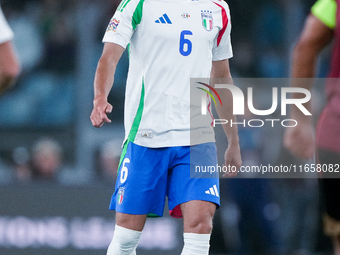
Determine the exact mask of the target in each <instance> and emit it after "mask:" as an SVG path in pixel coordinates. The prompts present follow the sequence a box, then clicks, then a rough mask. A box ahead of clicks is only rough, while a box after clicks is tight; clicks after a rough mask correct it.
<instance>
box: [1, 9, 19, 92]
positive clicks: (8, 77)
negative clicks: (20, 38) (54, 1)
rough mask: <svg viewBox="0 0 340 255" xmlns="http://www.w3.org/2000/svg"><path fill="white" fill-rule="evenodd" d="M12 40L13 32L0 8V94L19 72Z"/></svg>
mask: <svg viewBox="0 0 340 255" xmlns="http://www.w3.org/2000/svg"><path fill="white" fill-rule="evenodd" d="M12 39H13V32H12V30H11V28H10V27H9V25H8V23H7V21H6V19H5V16H4V14H3V12H2V9H1V7H0V94H1V93H2V92H3V91H4V90H5V89H7V88H8V87H10V85H11V84H13V82H14V80H15V78H16V77H17V76H18V75H19V72H20V66H19V62H18V60H17V57H16V54H15V52H14V48H13V45H12V42H11V40H12Z"/></svg>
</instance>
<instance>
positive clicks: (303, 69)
mask: <svg viewBox="0 0 340 255" xmlns="http://www.w3.org/2000/svg"><path fill="white" fill-rule="evenodd" d="M332 38H333V30H332V29H331V28H330V27H328V26H327V25H326V24H325V23H324V22H322V21H321V20H320V19H319V18H317V17H315V16H314V15H313V14H310V15H309V16H308V18H307V20H306V23H305V27H304V29H303V31H302V34H301V36H300V39H299V41H298V42H297V44H296V46H295V48H294V51H293V56H292V69H291V77H292V83H291V86H292V87H300V88H301V87H302V88H305V89H308V90H311V87H312V81H311V80H310V79H298V78H313V77H315V72H316V66H317V59H318V56H319V54H320V52H321V51H322V50H323V49H324V48H325V46H327V45H328V44H329V43H330V42H331V40H332ZM299 96H301V94H299V93H294V94H293V95H292V97H293V98H299ZM304 106H305V107H306V109H307V110H308V111H309V112H311V102H310V101H309V102H307V103H306V104H304ZM290 117H291V118H292V119H295V120H297V122H298V125H297V126H296V127H294V128H288V129H286V132H285V134H284V145H285V147H286V148H287V149H288V150H289V151H290V152H292V153H293V154H294V155H296V156H298V157H300V158H305V159H308V158H312V157H313V155H314V151H315V139H314V129H313V126H312V124H313V123H312V118H311V116H306V115H304V114H303V113H302V112H301V111H300V110H299V109H298V108H297V107H296V106H295V105H293V106H292V108H291V113H290Z"/></svg>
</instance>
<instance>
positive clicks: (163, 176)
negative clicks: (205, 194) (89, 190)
mask: <svg viewBox="0 0 340 255" xmlns="http://www.w3.org/2000/svg"><path fill="white" fill-rule="evenodd" d="M168 164H169V163H168V154H167V150H165V149H161V148H160V149H158V148H147V147H142V146H139V145H136V144H134V143H131V142H129V144H128V145H127V147H126V153H125V154H124V155H123V159H122V163H121V165H120V167H119V172H118V175H117V181H116V188H115V192H114V194H113V195H112V198H111V204H110V209H111V210H116V211H117V212H120V213H125V214H132V215H143V214H153V215H157V216H163V210H164V204H165V195H166V187H167V174H168Z"/></svg>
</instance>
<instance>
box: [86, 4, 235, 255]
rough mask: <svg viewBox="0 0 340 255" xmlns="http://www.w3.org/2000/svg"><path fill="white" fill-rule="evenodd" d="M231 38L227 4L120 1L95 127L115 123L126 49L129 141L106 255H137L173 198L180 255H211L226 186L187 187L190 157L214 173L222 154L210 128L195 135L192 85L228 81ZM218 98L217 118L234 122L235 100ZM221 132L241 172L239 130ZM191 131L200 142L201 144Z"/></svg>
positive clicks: (109, 35) (209, 182)
mask: <svg viewBox="0 0 340 255" xmlns="http://www.w3.org/2000/svg"><path fill="white" fill-rule="evenodd" d="M230 30H231V24H230V14H229V8H228V5H227V4H226V3H225V2H224V1H220V0H194V1H193V0H181V1H177V0H123V1H122V2H121V4H120V5H119V7H118V8H117V10H116V13H115V14H114V16H113V18H112V19H111V21H110V23H109V25H108V28H107V31H106V33H105V36H104V39H103V42H104V43H105V45H104V49H103V53H102V56H101V58H100V60H99V63H98V67H97V71H96V75H95V81H94V108H93V111H92V114H91V121H92V124H93V125H94V126H95V127H101V126H102V125H103V124H104V123H105V122H106V123H110V122H111V120H110V119H109V118H108V117H107V113H110V112H111V111H112V105H110V104H109V103H108V102H107V97H108V94H109V91H110V90H111V87H112V84H113V79H114V73H115V68H116V65H117V62H118V60H119V59H120V57H121V55H122V53H123V51H124V50H125V48H127V47H128V45H129V47H128V48H129V58H130V66H129V73H128V79H127V85H126V97H125V116H124V124H125V132H126V134H125V142H124V147H123V152H122V156H121V160H120V166H119V173H118V176H117V182H116V189H115V193H114V194H113V196H112V200H111V205H110V209H112V210H116V228H115V233H114V236H113V239H112V242H111V244H110V246H109V248H108V251H107V255H118V254H119V255H124V254H126V255H130V254H136V253H135V249H136V247H137V245H138V242H139V238H140V235H141V231H142V230H143V227H144V224H145V221H146V218H147V216H162V215H163V210H164V204H165V197H166V196H167V198H168V204H169V210H170V214H171V216H173V217H177V218H179V217H183V222H184V248H183V252H182V254H183V255H187V254H195V255H199V254H208V251H209V241H210V234H211V230H212V218H213V215H214V212H215V210H216V208H217V207H218V206H219V182H218V178H190V157H192V158H195V159H196V160H199V162H200V166H201V165H203V166H213V165H217V157H216V147H215V144H214V135H213V134H211V133H212V132H204V131H205V130H206V128H207V127H206V126H205V123H203V124H202V126H199V125H198V126H196V125H195V130H191V129H190V78H197V77H201V78H203V77H206V78H209V77H210V78H212V79H214V81H215V82H219V81H220V82H221V81H222V80H223V79H229V81H230V82H231V75H230V71H229V63H228V59H229V58H231V57H232V49H231V43H230ZM215 84H216V83H215ZM218 93H219V95H220V97H221V98H222V105H223V106H222V105H220V104H217V106H216V109H217V112H218V114H219V117H220V118H221V119H227V120H231V119H233V120H234V121H235V118H234V117H233V115H232V100H231V94H230V93H227V92H226V91H225V90H223V89H220V90H219V92H218ZM198 111H200V109H199V110H198ZM208 116H210V115H208ZM210 121H211V119H210ZM223 127H224V130H225V133H226V135H227V138H228V149H227V150H226V153H225V165H226V166H228V165H229V166H233V167H234V168H235V169H238V168H239V167H240V166H241V156H240V149H239V142H238V133H237V127H236V126H235V125H234V126H230V125H224V126H223ZM210 128H212V127H211V126H210ZM190 132H196V133H197V134H199V135H198V136H195V140H194V142H193V141H191V140H190ZM236 173H237V172H229V173H226V175H228V174H229V176H234V175H236Z"/></svg>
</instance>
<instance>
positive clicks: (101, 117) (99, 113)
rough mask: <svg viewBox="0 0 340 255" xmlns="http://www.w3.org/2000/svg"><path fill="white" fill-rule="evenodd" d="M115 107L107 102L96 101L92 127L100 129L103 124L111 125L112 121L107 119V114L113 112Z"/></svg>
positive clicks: (92, 114) (92, 115)
mask: <svg viewBox="0 0 340 255" xmlns="http://www.w3.org/2000/svg"><path fill="white" fill-rule="evenodd" d="M112 109H113V106H112V105H111V104H109V103H108V102H107V101H106V100H94V101H93V110H92V113H91V117H90V119H91V122H92V125H93V126H94V127H96V128H100V127H101V126H103V124H104V123H105V122H106V123H111V120H110V119H109V118H108V117H107V114H108V113H110V112H112Z"/></svg>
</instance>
